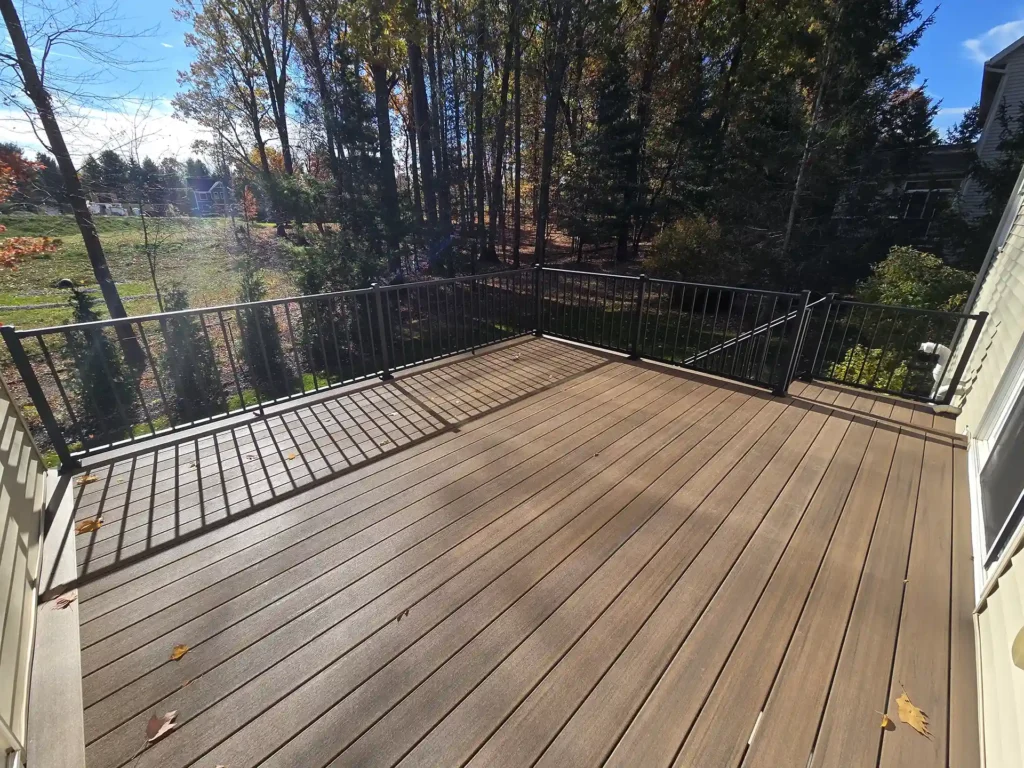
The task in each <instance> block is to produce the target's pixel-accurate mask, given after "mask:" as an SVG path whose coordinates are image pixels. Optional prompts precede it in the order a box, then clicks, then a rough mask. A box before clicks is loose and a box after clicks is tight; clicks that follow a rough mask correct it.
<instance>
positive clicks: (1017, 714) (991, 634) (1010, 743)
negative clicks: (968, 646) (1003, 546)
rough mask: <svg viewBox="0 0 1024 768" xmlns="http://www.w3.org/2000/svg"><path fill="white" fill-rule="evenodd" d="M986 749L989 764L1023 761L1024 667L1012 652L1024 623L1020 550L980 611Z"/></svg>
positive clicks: (1023, 554)
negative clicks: (1014, 642)
mask: <svg viewBox="0 0 1024 768" xmlns="http://www.w3.org/2000/svg"><path fill="white" fill-rule="evenodd" d="M976 620H977V626H978V678H979V680H980V682H981V689H980V692H979V693H980V696H979V706H980V708H981V716H982V722H983V723H984V728H983V729H982V740H983V748H984V749H983V751H984V755H985V764H986V765H987V766H989V767H990V768H998V767H999V766H1011V765H1018V766H1019V765H1024V729H1021V727H1020V724H1021V723H1024V669H1019V668H1017V667H1016V666H1015V665H1014V663H1013V659H1012V657H1011V648H1012V646H1013V640H1014V637H1016V635H1017V633H1018V632H1020V631H1021V629H1024V552H1020V551H1018V552H1017V554H1016V555H1014V557H1013V558H1012V559H1011V560H1010V564H1009V567H1008V568H1007V569H1006V570H1005V571H1004V572H1003V574H1002V576H1000V577H999V581H998V584H997V586H996V588H995V590H994V591H993V592H992V593H991V594H990V595H989V597H988V599H987V600H986V601H985V603H984V604H983V605H982V606H981V608H980V609H979V610H978V613H977V618H976Z"/></svg>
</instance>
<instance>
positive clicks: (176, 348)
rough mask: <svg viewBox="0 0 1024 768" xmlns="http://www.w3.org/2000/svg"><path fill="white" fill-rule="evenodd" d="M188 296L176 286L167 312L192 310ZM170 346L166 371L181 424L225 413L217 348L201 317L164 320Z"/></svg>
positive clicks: (168, 297) (166, 303)
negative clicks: (205, 330)
mask: <svg viewBox="0 0 1024 768" xmlns="http://www.w3.org/2000/svg"><path fill="white" fill-rule="evenodd" d="M188 307H189V304H188V294H187V293H186V292H185V291H184V290H183V289H182V288H180V287H173V288H171V289H170V290H169V291H167V293H166V295H165V296H164V309H165V310H166V311H168V312H177V311H179V310H183V309H188ZM161 326H162V328H163V333H164V341H165V344H166V352H165V354H164V360H163V368H164V371H165V374H166V376H167V379H168V380H169V381H170V383H171V388H172V390H173V397H172V400H171V409H172V410H173V411H174V415H175V417H176V418H177V420H178V421H179V422H190V421H197V420H198V419H202V418H205V417H207V416H212V415H214V414H215V413H218V412H220V411H223V410H224V406H225V402H224V391H223V388H222V386H221V381H220V373H219V371H218V369H217V360H216V358H215V357H214V352H213V348H212V347H211V346H210V343H209V339H208V337H207V334H206V333H204V331H203V327H202V318H201V317H200V316H198V315H185V316H182V317H175V318H168V319H167V320H163V321H161Z"/></svg>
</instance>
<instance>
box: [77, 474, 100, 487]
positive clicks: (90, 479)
mask: <svg viewBox="0 0 1024 768" xmlns="http://www.w3.org/2000/svg"><path fill="white" fill-rule="evenodd" d="M97 480H99V478H98V477H96V475H82V476H81V477H80V478H78V485H80V486H82V485H88V484H89V483H95V482H96V481H97Z"/></svg>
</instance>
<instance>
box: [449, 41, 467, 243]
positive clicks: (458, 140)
mask: <svg viewBox="0 0 1024 768" xmlns="http://www.w3.org/2000/svg"><path fill="white" fill-rule="evenodd" d="M451 57H452V111H453V113H452V117H453V120H454V125H453V127H454V129H455V165H456V176H457V180H458V187H459V221H460V223H461V224H462V227H463V229H465V227H466V226H467V223H468V221H469V213H468V204H467V202H466V201H467V196H466V169H465V166H464V165H463V164H462V110H461V102H460V101H459V79H458V74H459V62H458V59H457V58H456V56H455V46H454V45H452V47H451Z"/></svg>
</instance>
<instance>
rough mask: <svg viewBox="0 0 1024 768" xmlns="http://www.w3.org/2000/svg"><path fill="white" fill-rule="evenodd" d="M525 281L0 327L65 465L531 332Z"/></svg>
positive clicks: (464, 281)
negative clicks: (127, 347)
mask: <svg viewBox="0 0 1024 768" xmlns="http://www.w3.org/2000/svg"><path fill="white" fill-rule="evenodd" d="M534 288H535V275H534V273H533V270H518V271H509V272H495V273H490V274H486V275H474V276H470V277H459V278H453V279H448V280H431V281H427V282H419V283H410V284H396V285H388V286H373V287H371V288H368V289H362V290H353V291H343V292H339V293H327V294H319V295H313V296H299V297H292V298H285V299H272V300H267V301H259V302H252V303H247V304H232V305H226V306H219V307H206V308H197V309H187V310H182V311H178V312H165V313H160V314H152V315H141V316H135V317H129V318H120V319H113V320H101V321H97V322H92V323H82V324H77V325H65V326H55V327H49V328H35V329H25V330H20V329H15V328H13V327H11V326H4V327H0V332H2V334H3V337H4V340H5V341H6V343H7V347H8V349H9V351H10V353H11V357H12V360H13V362H14V364H15V366H16V367H17V369H18V372H19V374H20V376H21V381H22V383H23V384H24V387H25V391H26V394H27V395H28V398H29V399H30V400H31V405H32V406H33V407H34V408H35V410H36V413H37V414H38V417H39V421H40V423H41V425H42V427H43V429H44V430H45V437H46V438H47V439H48V442H49V444H50V445H51V446H52V448H53V450H54V451H55V452H56V454H57V456H58V457H59V459H60V461H61V464H62V465H65V466H73V465H75V464H76V463H77V460H76V458H75V457H76V456H77V455H79V454H90V453H95V452H97V451H101V450H106V449H109V448H111V447H114V446H117V445H120V444H125V443H131V442H135V441H139V440H144V439H147V438H151V437H154V436H156V435H161V434H164V433H168V432H174V431H180V430H183V429H187V428H192V427H195V426H198V425H202V424H204V423H208V422H214V421H217V420H219V419H224V418H228V417H231V416H235V415H238V414H240V413H245V412H248V411H254V410H256V411H260V410H262V409H264V408H265V407H266V406H268V405H270V404H275V403H279V402H285V401H288V400H292V399H295V398H299V397H302V396H304V395H309V394H312V393H316V392H322V391H324V390H329V389H332V388H335V387H338V386H342V385H346V384H351V383H353V382H357V381H360V380H363V379H368V378H371V377H381V378H385V379H386V378H390V377H391V372H392V371H394V370H399V369H402V368H408V367H410V366H413V365H417V364H421V363H424V362H429V361H432V360H438V359H441V358H444V357H448V356H450V355H454V354H458V353H460V352H464V351H468V350H473V349H476V348H478V347H483V346H487V345H489V344H493V343H496V342H499V341H504V340H506V339H510V338H513V337H515V336H520V335H523V334H526V333H531V332H533V331H534V330H535V328H536V325H535V312H534V307H535V304H536V301H535V299H534V297H533V291H534ZM126 331H127V334H126ZM125 335H127V336H128V337H129V338H131V337H134V339H135V340H136V342H137V345H136V349H137V351H138V354H137V355H136V356H135V357H134V358H131V359H130V356H126V355H125V354H124V352H123V351H122V342H123V338H124V337H125Z"/></svg>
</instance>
